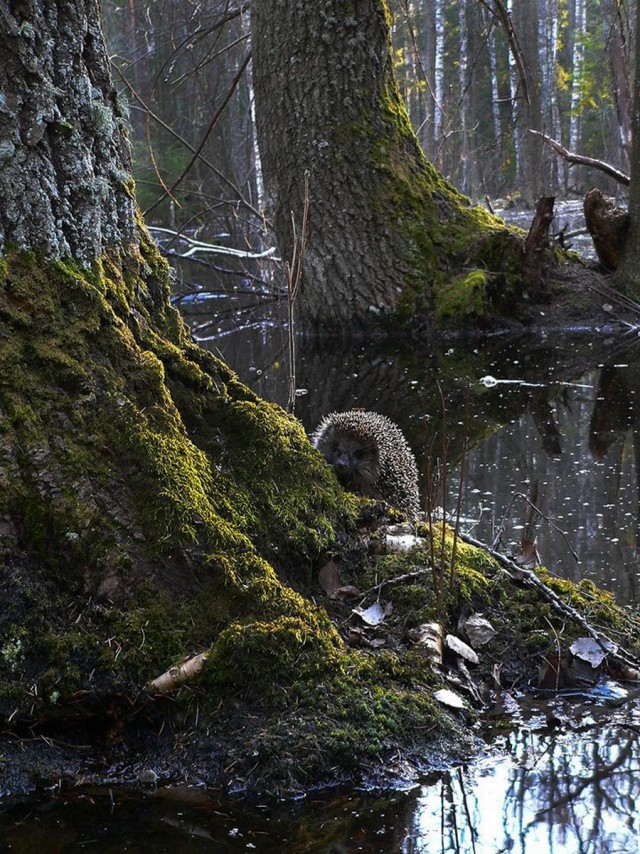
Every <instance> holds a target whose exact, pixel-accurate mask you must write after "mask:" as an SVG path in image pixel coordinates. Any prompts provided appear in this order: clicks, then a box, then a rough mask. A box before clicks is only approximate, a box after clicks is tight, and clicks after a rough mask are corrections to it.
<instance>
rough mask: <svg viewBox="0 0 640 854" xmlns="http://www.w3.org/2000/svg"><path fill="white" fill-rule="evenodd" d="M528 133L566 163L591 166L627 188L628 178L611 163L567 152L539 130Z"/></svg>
mask: <svg viewBox="0 0 640 854" xmlns="http://www.w3.org/2000/svg"><path fill="white" fill-rule="evenodd" d="M529 133H532V134H533V135H534V136H539V137H540V138H541V139H542V141H543V142H546V144H547V145H548V146H549V147H550V148H552V149H553V150H554V151H555V152H556V154H559V155H560V157H563V158H564V159H565V160H566V161H567V163H571V165H572V166H573V165H578V166H591V167H592V168H593V169H599V170H600V171H601V172H604V173H605V175H609V176H610V177H611V178H613V179H614V180H616V181H617V182H618V183H619V184H622V185H623V186H624V187H628V186H629V176H628V175H627V174H626V173H625V172H621V171H620V170H619V169H616V167H615V166H612V165H611V163H607V162H605V161H604V160H596V159H595V157H585V156H584V155H583V154H576V153H575V152H574V151H569V150H568V149H567V148H565V147H564V145H562V144H561V143H559V142H558V141H557V140H555V139H551V137H550V136H547V135H546V133H541V132H540V131H539V130H534V129H533V128H529Z"/></svg>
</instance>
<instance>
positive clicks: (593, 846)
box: [403, 712, 640, 854]
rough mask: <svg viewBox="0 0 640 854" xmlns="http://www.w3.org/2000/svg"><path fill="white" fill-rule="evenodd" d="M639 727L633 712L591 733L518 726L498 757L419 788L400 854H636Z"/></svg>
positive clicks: (587, 720)
mask: <svg viewBox="0 0 640 854" xmlns="http://www.w3.org/2000/svg"><path fill="white" fill-rule="evenodd" d="M581 723H582V726H585V725H588V724H589V717H588V715H587V717H586V719H583V720H582V722H581ZM637 725H638V713H637V712H636V713H635V715H634V716H633V718H632V720H630V721H629V723H628V724H627V725H622V724H621V725H620V726H605V727H604V728H602V729H597V735H592V737H585V735H584V734H576V733H575V732H564V733H560V734H556V733H553V732H551V733H549V734H538V733H535V732H533V731H531V730H527V729H523V730H520V731H519V732H518V733H515V734H513V735H512V736H509V737H508V738H507V739H506V740H505V753H506V755H505V756H504V758H502V759H498V760H497V761H496V760H495V759H492V760H490V761H487V762H486V763H484V764H483V763H480V764H478V765H476V766H474V767H472V768H470V769H465V770H461V769H460V770H458V771H456V772H453V773H450V774H447V775H445V776H444V777H443V778H442V780H441V781H440V782H439V783H438V784H437V785H436V786H423V787H422V790H421V793H420V795H419V797H418V799H417V802H416V810H415V821H414V826H413V829H412V832H411V834H410V837H409V839H408V840H407V843H406V845H405V847H404V848H403V851H405V852H427V851H429V852H435V851H443V852H477V854H482V853H483V852H492V854H495V852H502V851H511V852H518V854H525V853H526V852H531V854H540V852H548V854H555V852H572V853H573V852H575V854H578V853H579V854H614V852H615V854H622V852H629V854H631V852H638V851H639V850H640V842H639V839H638V831H639V828H638V822H639V817H638V813H637V810H636V803H637V800H638V796H639V795H640V780H639V779H638V771H639V770H640V767H639V761H638V760H639V754H638V734H637Z"/></svg>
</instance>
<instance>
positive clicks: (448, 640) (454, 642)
mask: <svg viewBox="0 0 640 854" xmlns="http://www.w3.org/2000/svg"><path fill="white" fill-rule="evenodd" d="M444 642H445V644H446V646H447V647H448V648H449V649H450V650H451V651H452V652H455V654H456V655H459V656H460V657H461V658H464V660H465V661H469V662H470V663H471V664H478V663H479V661H480V659H479V658H478V654H477V653H476V652H475V651H474V650H472V649H471V647H470V646H469V645H468V644H466V643H465V642H464V641H461V640H460V638H457V637H455V636H454V635H447V636H446V637H445V639H444Z"/></svg>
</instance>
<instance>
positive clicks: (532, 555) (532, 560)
mask: <svg viewBox="0 0 640 854" xmlns="http://www.w3.org/2000/svg"><path fill="white" fill-rule="evenodd" d="M514 560H515V562H516V563H517V564H518V566H521V567H523V568H525V569H531V568H532V567H534V566H540V555H539V554H538V549H537V546H536V541H535V540H524V539H523V540H522V546H521V548H520V554H519V555H518V556H517V557H516V558H514Z"/></svg>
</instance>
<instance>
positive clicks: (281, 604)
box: [0, 234, 438, 786]
mask: <svg viewBox="0 0 640 854" xmlns="http://www.w3.org/2000/svg"><path fill="white" fill-rule="evenodd" d="M0 337H1V339H2V347H1V348H0V486H1V490H0V549H1V552H0V553H1V555H2V565H1V569H0V600H1V601H2V604H3V606H2V609H0V717H1V719H2V721H3V727H2V728H3V731H5V732H6V733H7V735H8V738H9V743H12V742H11V739H12V738H23V737H25V736H27V735H29V737H31V736H33V735H40V734H42V735H44V736H46V737H47V738H49V737H54V738H59V739H60V740H62V741H64V742H65V743H66V744H77V743H81V744H84V745H89V746H91V747H93V748H98V747H100V748H108V749H109V750H115V749H116V748H121V749H122V750H125V749H126V750H129V751H136V750H138V749H139V750H141V751H142V746H141V743H138V741H137V739H141V738H142V735H141V733H142V731H143V730H144V731H145V733H146V736H145V738H147V737H148V736H150V735H154V734H157V738H155V736H154V738H153V739H152V742H153V751H154V753H158V751H160V752H161V745H164V747H166V746H167V744H168V743H169V742H170V743H171V744H173V739H174V736H176V737H179V738H184V742H183V743H184V744H185V745H186V746H187V747H188V748H189V749H191V748H192V747H193V745H194V744H196V743H198V744H200V745H204V746H205V747H204V750H205V753H206V752H207V751H208V752H209V760H208V764H207V763H205V766H206V767H207V768H208V771H207V772H206V773H207V775H208V776H209V777H211V779H215V778H216V774H217V771H216V769H218V771H220V769H222V768H223V767H227V766H228V764H229V763H228V761H226V760H227V759H228V757H229V755H230V752H233V750H235V751H239V753H240V754H241V755H242V757H243V758H244V759H248V760H250V764H251V763H253V764H255V762H254V760H251V757H252V756H254V755H255V749H256V748H254V747H252V746H251V740H250V739H247V741H246V744H245V743H244V741H243V740H242V741H241V743H240V744H238V743H237V738H236V740H235V741H234V733H235V734H236V735H237V733H238V731H239V728H238V708H240V706H241V707H242V708H243V709H244V710H245V711H243V712H242V715H243V716H244V715H245V714H248V712H246V709H247V708H251V709H253V713H252V715H251V716H250V720H254V721H258V725H257V726H258V730H257V732H258V734H259V735H258V734H256V735H255V738H258V737H259V738H260V739H262V738H263V737H264V739H265V741H264V743H265V745H268V744H269V743H275V742H274V739H275V735H269V732H270V727H273V728H274V731H275V730H277V729H278V728H282V727H286V729H287V733H288V736H287V737H288V739H289V741H290V743H291V744H295V743H296V739H297V738H298V737H300V738H302V739H303V740H307V739H311V741H312V742H313V744H314V745H315V747H314V749H313V751H311V752H310V754H309V755H311V753H313V759H312V760H311V759H310V760H309V762H307V761H306V760H305V759H304V757H303V758H300V759H298V760H297V761H298V764H299V773H296V774H293V772H291V773H290V772H288V771H287V774H284V772H283V775H282V776H281V777H279V776H278V775H279V772H277V771H276V770H274V769H275V768H276V767H279V766H278V761H276V760H278V756H277V753H276V752H272V753H271V754H269V751H268V750H267V748H266V747H265V748H264V749H265V750H267V754H268V755H266V756H265V758H264V766H263V765H262V764H261V763H258V768H257V770H256V772H255V774H254V775H253V780H252V782H253V784H254V785H257V786H259V785H260V780H261V779H262V778H264V777H268V778H269V779H273V780H274V785H280V786H283V785H287V784H291V785H293V783H294V781H295V780H298V781H300V780H303V779H304V780H306V781H308V782H309V783H312V782H318V780H319V779H320V778H322V779H326V778H327V777H329V776H332V775H333V776H334V777H340V776H342V774H343V772H344V773H346V771H345V769H347V768H348V769H350V770H352V769H353V768H355V767H356V766H357V764H358V761H357V759H356V753H355V750H354V752H352V753H351V754H347V753H345V751H344V747H345V744H346V743H351V742H354V743H355V742H357V743H358V749H359V750H361V749H364V747H365V745H366V750H365V753H366V754H367V755H372V754H375V755H376V756H381V755H382V753H383V752H384V749H385V747H389V746H390V745H391V744H394V743H398V744H399V743H400V742H401V741H402V739H403V738H404V734H403V733H404V731H405V729H406V728H407V727H413V728H415V729H416V731H417V730H418V729H419V728H420V727H423V728H425V721H427V722H428V726H427V727H426V729H427V730H428V729H430V728H431V726H432V725H433V720H434V719H436V718H437V717H438V715H437V714H436V712H435V709H434V704H433V701H432V700H431V699H430V698H429V697H427V696H426V695H425V696H424V697H422V698H420V699H413V700H412V701H411V702H407V700H406V696H405V693H406V685H405V684H404V682H402V681H401V682H400V683H398V684H395V683H394V684H393V685H389V686H388V687H378V682H379V679H378V676H377V674H376V668H377V667H378V665H377V664H376V665H375V666H374V665H372V664H371V663H370V662H363V661H361V660H360V657H359V656H356V657H355V658H354V656H353V654H352V653H349V652H348V651H347V650H346V648H345V645H344V642H343V639H342V638H341V636H340V634H339V633H338V631H337V630H336V628H335V627H334V625H333V623H332V622H331V621H330V619H329V618H328V616H327V614H326V613H325V611H324V609H323V608H321V607H317V606H316V605H315V604H314V603H313V601H312V599H311V598H310V597H309V592H310V589H311V580H312V578H313V574H312V569H313V567H314V565H316V566H317V561H318V559H319V556H320V554H321V553H322V551H323V550H325V549H327V548H328V547H329V546H331V545H332V544H333V543H334V540H335V536H336V532H337V530H341V531H343V532H344V531H349V530H353V527H354V518H355V511H356V506H357V504H358V502H357V500H356V499H355V498H354V497H353V496H349V495H347V494H345V493H343V492H342V491H341V490H340V489H339V488H338V485H337V482H336V480H335V477H334V475H333V473H332V471H331V470H330V469H329V468H328V467H327V466H326V464H325V463H324V461H323V460H322V459H321V457H320V455H319V454H318V453H317V452H316V451H315V450H313V449H312V447H311V445H310V444H309V442H308V440H307V438H306V435H305V433H304V431H303V429H302V428H301V426H300V424H299V423H298V422H297V421H295V420H294V419H292V418H290V417H288V416H287V415H286V414H285V413H284V412H282V411H281V410H280V409H279V408H278V407H276V406H274V405H270V404H267V403H265V402H264V401H263V400H261V399H259V398H258V397H256V396H255V395H254V394H253V393H251V392H250V391H249V390H248V389H247V388H245V387H244V386H243V385H241V384H240V383H239V382H238V380H237V378H236V377H235V376H234V375H233V373H232V372H230V371H229V369H228V368H227V367H226V366H225V365H224V364H222V363H221V362H220V361H219V360H217V359H216V358H214V357H213V356H211V355H210V354H208V353H205V352H203V351H202V350H200V349H199V348H198V347H196V346H194V345H193V344H192V342H191V341H190V339H189V336H188V333H187V331H186V328H185V327H184V325H183V324H182V322H181V320H180V318H179V316H178V314H177V313H176V312H175V311H174V310H173V309H172V308H171V307H170V302H169V275H168V271H167V268H166V266H165V264H164V262H163V261H162V260H161V259H160V258H159V256H158V255H157V252H156V250H155V247H154V246H153V245H152V244H151V243H150V242H148V241H147V239H146V237H145V235H144V234H142V235H141V242H140V247H139V248H135V249H134V248H131V249H130V250H129V251H128V252H127V253H122V254H116V253H113V254H112V255H110V256H109V257H104V258H103V259H102V261H101V262H100V263H99V264H95V265H94V266H93V268H92V269H90V270H89V269H83V268H80V267H78V266H76V265H74V264H71V263H60V262H56V263H47V262H45V261H44V260H43V259H42V258H39V257H37V256H35V255H32V254H27V253H9V254H8V255H7V256H6V257H5V258H4V259H3V260H2V263H1V267H0ZM203 650H209V667H208V669H207V671H206V674H205V675H204V676H203V677H202V679H201V680H200V681H199V682H198V683H197V684H196V686H195V687H194V686H189V687H188V688H186V689H184V690H183V691H182V692H180V693H179V694H178V696H177V700H171V701H170V702H169V701H166V702H164V701H161V702H160V703H158V704H155V703H154V701H153V699H152V698H151V697H150V696H148V695H146V694H144V693H141V692H142V691H143V688H144V686H145V684H146V683H147V682H148V680H150V679H152V678H153V677H155V676H158V675H159V674H160V673H162V672H163V671H164V670H166V669H167V668H168V667H170V666H171V665H172V664H174V663H176V662H179V661H180V660H182V659H184V658H186V657H188V656H190V655H193V654H194V653H198V652H200V651H203ZM403 679H404V677H403ZM374 690H375V691H376V692H378V694H379V698H378V701H376V703H374V704H373V705H372V706H370V705H369V703H368V698H369V697H370V696H371V691H374ZM327 692H329V693H330V695H331V697H332V702H334V704H335V706H334V708H335V710H336V711H335V717H326V716H327V715H328V712H327V708H328V707H327V703H326V702H323V699H322V698H323V697H326V695H327ZM125 698H126V699H125ZM238 704H240V706H239V705H238ZM247 704H248V705H247ZM316 704H318V706H319V707H322V706H323V707H324V711H323V714H324V715H325V717H326V720H325V722H324V724H322V723H321V722H320V720H319V719H318V720H316V718H315V712H314V713H313V714H310V713H309V712H308V710H309V709H310V708H311V707H315V705H316ZM150 707H153V708H154V711H153V713H152V712H151V711H150ZM301 708H304V709H307V712H305V713H304V714H302V713H299V712H298V710H299V709H301ZM381 710H385V711H384V714H383V713H382V711H381ZM194 716H195V718H197V719H198V722H199V726H198V728H197V730H196V731H195V732H191V728H192V727H193V721H194ZM305 716H306V718H305ZM298 717H299V719H300V722H301V726H300V733H297V732H296V726H295V721H296V720H298ZM305 719H306V724H303V723H302V722H303V721H304V720H305ZM169 720H170V721H171V726H170V727H169V726H168V725H166V724H167V722H168V721H169ZM312 720H313V725H311V721H312ZM355 721H360V723H361V725H358V726H356V725H355ZM143 724H144V725H143ZM187 728H188V731H189V733H190V734H189V735H186V732H187ZM160 733H163V734H164V735H163V737H161V736H160ZM169 733H171V735H170V736H169ZM372 733H375V734H376V737H375V738H373V737H372ZM167 738H169V742H167V741H166V739H167ZM163 739H164V740H163ZM214 739H215V742H216V744H217V745H218V748H217V751H218V752H214V751H213V750H211V749H210V745H211V744H212V743H213V740H214ZM145 743H146V742H145ZM221 744H222V745H226V746H225V747H220V745H221ZM207 745H209V747H207ZM8 749H9V748H7V750H8ZM262 750H263V749H262V748H260V750H259V751H258V752H259V753H260V755H262V753H261V751H262ZM310 750H311V749H310ZM6 755H8V754H6ZM140 755H141V756H142V755H144V751H142V752H141V753H140ZM158 755H159V753H158ZM341 756H342V759H340V757H341ZM147 759H149V756H148V754H147ZM150 761H151V760H150ZM85 764H86V763H85ZM232 764H233V763H232ZM241 764H242V763H241ZM331 768H333V769H334V770H333V771H330V770H329V769H331ZM26 770H27V772H29V769H26ZM77 770H78V771H83V770H86V768H82V762H80V761H79V764H78V766H77ZM281 770H282V769H281ZM14 771H15V768H14ZM220 776H224V775H222V774H221V775H220ZM227 776H229V775H227ZM22 785H28V783H27V782H24V781H23V783H22Z"/></svg>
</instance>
